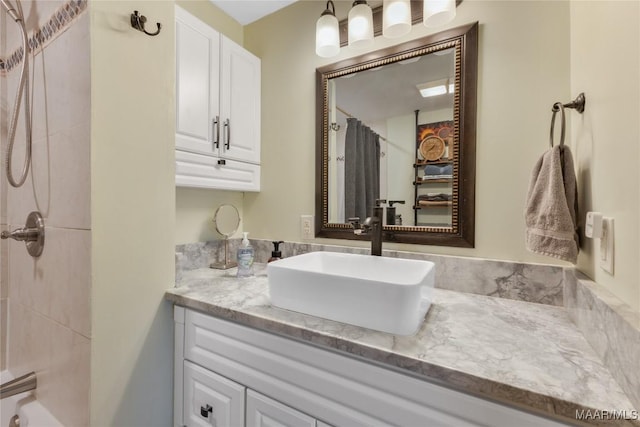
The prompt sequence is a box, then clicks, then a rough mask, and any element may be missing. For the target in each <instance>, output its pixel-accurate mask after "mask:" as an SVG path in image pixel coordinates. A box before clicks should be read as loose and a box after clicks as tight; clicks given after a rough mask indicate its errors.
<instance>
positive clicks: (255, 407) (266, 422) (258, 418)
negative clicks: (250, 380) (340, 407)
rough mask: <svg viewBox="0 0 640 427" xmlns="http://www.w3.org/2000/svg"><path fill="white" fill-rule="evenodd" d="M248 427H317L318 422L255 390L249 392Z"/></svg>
mask: <svg viewBox="0 0 640 427" xmlns="http://www.w3.org/2000/svg"><path fill="white" fill-rule="evenodd" d="M247 425H248V426H251V427H316V420H315V419H314V418H311V417H310V416H308V415H305V414H303V413H302V412H299V411H296V410H295V409H293V408H290V407H288V406H286V405H283V404H282V403H279V402H276V401H275V400H273V399H270V398H268V397H266V396H263V395H261V394H260V393H257V392H255V391H253V390H247Z"/></svg>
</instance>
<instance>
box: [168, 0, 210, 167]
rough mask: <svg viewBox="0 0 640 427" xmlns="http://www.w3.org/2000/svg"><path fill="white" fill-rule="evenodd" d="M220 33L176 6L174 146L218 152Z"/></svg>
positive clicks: (201, 152) (193, 150) (190, 149)
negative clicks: (216, 121)
mask: <svg viewBox="0 0 640 427" xmlns="http://www.w3.org/2000/svg"><path fill="white" fill-rule="evenodd" d="M219 58H220V34H219V33H218V32H217V31H215V30H214V29H213V28H211V27H209V26H208V25H205V24H204V23H203V22H202V21H200V20H199V19H196V18H194V17H193V16H192V15H190V14H189V13H187V12H185V11H184V10H183V9H181V8H179V7H176V148H177V149H181V150H186V151H190V152H193V153H200V154H207V155H217V151H218V147H217V145H218V144H217V141H216V137H217V133H218V129H217V128H216V125H215V124H214V122H213V121H214V120H215V118H216V117H219V116H220V94H219V85H220V83H219V81H220V64H219Z"/></svg>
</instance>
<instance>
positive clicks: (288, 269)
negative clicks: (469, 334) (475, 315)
mask: <svg viewBox="0 0 640 427" xmlns="http://www.w3.org/2000/svg"><path fill="white" fill-rule="evenodd" d="M267 275H268V280H269V295H270V297H271V304H272V305H274V306H276V307H279V308H285V309H287V310H293V311H297V312H300V313H305V314H311V315H313V316H318V317H323V318H325V319H330V320H336V321H338V322H344V323H349V324H352V325H356V326H362V327H365V328H370V329H375V330H378V331H382V332H388V333H391V334H396V335H411V334H414V333H415V332H416V331H417V330H418V328H419V327H420V325H421V323H422V321H423V320H424V316H425V314H426V313H427V311H428V310H429V306H430V305H431V293H432V289H433V286H434V276H435V271H434V264H433V263H432V262H429V261H420V260H409V259H399V258H385V257H379V256H371V255H356V254H342V253H335V252H311V253H307V254H304V255H297V256H294V257H291V258H285V259H282V260H278V261H274V262H271V263H269V264H268V266H267Z"/></svg>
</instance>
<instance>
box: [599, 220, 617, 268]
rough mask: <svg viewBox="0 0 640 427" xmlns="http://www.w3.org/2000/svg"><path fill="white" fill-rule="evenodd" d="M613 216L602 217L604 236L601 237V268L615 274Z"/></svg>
mask: <svg viewBox="0 0 640 427" xmlns="http://www.w3.org/2000/svg"><path fill="white" fill-rule="evenodd" d="M613 237H614V229H613V218H606V217H605V218H603V219H602V237H601V238H600V268H602V269H603V270H604V271H606V272H608V273H609V274H613V258H614V246H613V242H614V238H613Z"/></svg>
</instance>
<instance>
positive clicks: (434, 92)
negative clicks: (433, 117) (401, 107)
mask: <svg viewBox="0 0 640 427" xmlns="http://www.w3.org/2000/svg"><path fill="white" fill-rule="evenodd" d="M416 88H417V89H418V91H419V92H420V95H422V97H423V98H429V97H432V96H438V95H445V94H447V93H448V94H453V92H454V91H455V83H454V82H452V81H451V79H441V80H436V81H432V82H428V83H420V84H418V85H416Z"/></svg>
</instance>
